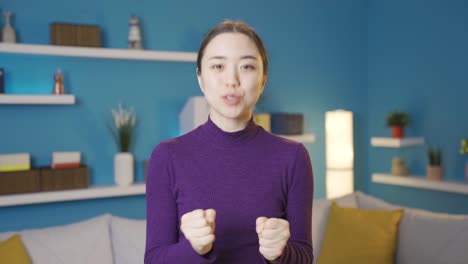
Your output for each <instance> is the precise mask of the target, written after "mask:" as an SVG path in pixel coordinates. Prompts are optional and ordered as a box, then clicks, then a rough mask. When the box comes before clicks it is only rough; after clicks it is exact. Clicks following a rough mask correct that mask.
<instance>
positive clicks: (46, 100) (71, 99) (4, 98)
mask: <svg viewBox="0 0 468 264" xmlns="http://www.w3.org/2000/svg"><path fill="white" fill-rule="evenodd" d="M0 104H42V105H53V104H55V105H71V104H75V96H74V95H71V94H64V95H33V94H2V95H0Z"/></svg>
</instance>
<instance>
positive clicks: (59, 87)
mask: <svg viewBox="0 0 468 264" xmlns="http://www.w3.org/2000/svg"><path fill="white" fill-rule="evenodd" d="M54 81H55V83H54V89H53V90H52V94H65V89H64V88H63V74H62V70H61V69H57V71H56V72H55V75H54Z"/></svg>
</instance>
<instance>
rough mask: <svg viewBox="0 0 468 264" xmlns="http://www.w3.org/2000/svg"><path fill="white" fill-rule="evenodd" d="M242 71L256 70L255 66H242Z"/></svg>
mask: <svg viewBox="0 0 468 264" xmlns="http://www.w3.org/2000/svg"><path fill="white" fill-rule="evenodd" d="M241 69H242V70H247V71H251V70H255V66H253V65H250V64H246V65H242V66H241Z"/></svg>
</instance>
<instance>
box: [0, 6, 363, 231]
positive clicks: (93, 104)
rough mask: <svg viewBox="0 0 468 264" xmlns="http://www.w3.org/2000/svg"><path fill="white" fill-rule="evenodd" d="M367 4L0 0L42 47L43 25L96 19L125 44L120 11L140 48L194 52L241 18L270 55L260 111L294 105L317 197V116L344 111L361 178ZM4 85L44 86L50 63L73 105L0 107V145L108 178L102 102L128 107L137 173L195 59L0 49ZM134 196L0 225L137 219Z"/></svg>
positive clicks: (167, 134) (45, 208)
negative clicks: (64, 158) (137, 33)
mask: <svg viewBox="0 0 468 264" xmlns="http://www.w3.org/2000/svg"><path fill="white" fill-rule="evenodd" d="M366 7H367V4H366V1H306V0H304V1H295V2H294V4H293V3H286V2H284V1H271V0H270V1H267V0H259V1H247V0H239V1H235V2H232V1H231V2H225V3H223V4H222V5H221V6H220V2H219V1H201V2H200V1H197V2H194V1H123V0H118V1H111V0H106V1H89V0H83V1H58V0H44V1H40V2H37V1H32V0H0V10H1V11H4V10H11V11H13V12H14V14H15V17H14V21H13V25H14V27H15V28H16V30H17V33H18V38H19V41H20V42H21V43H32V44H48V42H49V23H51V22H56V21H58V22H70V23H89V24H99V26H100V27H101V30H102V36H103V44H104V46H105V47H111V48H125V47H126V40H127V34H128V19H129V17H130V15H131V14H136V15H138V16H139V17H140V19H141V22H142V30H143V38H144V46H145V48H146V49H151V50H174V51H196V50H197V48H198V45H199V42H200V41H201V39H202V37H203V34H204V33H205V32H206V31H207V30H208V29H209V28H210V27H212V26H213V25H215V24H216V23H218V22H219V21H221V20H223V19H225V18H230V19H241V20H244V21H246V22H248V23H249V24H251V25H252V26H253V27H254V28H256V29H257V31H258V32H259V34H260V35H261V36H262V38H263V39H264V41H265V43H266V46H267V48H268V52H269V55H270V61H271V72H270V78H269V81H268V84H267V89H266V96H265V100H264V102H263V105H262V108H263V109H262V110H264V111H287V112H302V113H304V114H305V130H306V132H310V133H314V134H316V136H317V142H316V143H314V144H310V145H307V148H308V149H309V151H310V154H311V157H312V162H313V165H314V174H315V194H314V196H315V197H317V198H318V197H324V196H325V178H324V176H325V166H324V164H325V146H324V138H325V136H324V132H325V131H324V115H325V112H326V111H328V110H332V109H338V108H342V109H348V110H351V111H353V112H354V115H355V124H356V125H355V126H356V128H355V143H356V175H357V179H356V185H357V188H364V187H365V186H366V185H367V184H368V183H367V176H366V171H367V167H366V160H367V151H368V145H367V142H368V138H369V136H368V133H367V120H368V116H367V105H368V102H367V92H366V87H367V70H366V67H367V66H366V65H367V59H366V57H367V33H366V32H367V26H366V25H367V22H366V21H367V9H366ZM0 65H1V67H3V68H5V70H6V74H7V78H6V83H7V91H8V92H10V93H49V92H50V91H51V89H52V85H53V80H52V76H53V73H54V71H55V69H56V68H58V67H60V68H62V70H63V72H64V74H65V79H66V82H65V86H66V87H65V89H66V90H67V91H68V92H70V93H74V94H75V95H76V96H77V100H78V103H77V104H76V105H73V106H7V105H2V106H0V120H1V129H0V153H15V152H29V153H31V155H32V157H33V165H35V166H41V165H47V164H49V163H50V156H51V152H53V151H81V152H82V155H83V159H84V162H85V163H86V164H87V165H88V166H89V167H90V168H91V182H92V184H95V185H97V184H112V183H113V169H112V166H113V162H112V160H113V155H114V154H115V153H116V151H117V149H116V147H115V144H114V142H113V141H112V138H111V135H110V133H109V131H108V130H107V128H106V122H110V121H111V116H110V109H111V108H115V107H117V104H118V103H119V102H124V103H125V104H126V105H127V106H134V107H135V109H136V112H137V115H138V121H139V126H138V129H137V137H136V138H137V140H136V145H135V148H134V154H135V158H136V162H137V168H136V180H137V181H142V180H143V175H142V174H143V173H142V161H143V160H144V159H147V158H148V156H149V154H150V153H151V150H152V148H153V147H154V146H155V145H156V144H157V143H158V142H160V141H161V140H164V139H168V138H171V137H174V136H177V135H178V123H177V122H178V114H179V112H180V110H181V108H182V106H183V104H184V102H185V100H186V99H187V98H188V97H189V96H194V95H200V92H199V88H198V85H197V82H196V78H195V64H194V63H168V62H141V61H140V62H139V61H126V60H104V59H83V58H61V57H51V56H31V55H12V54H0ZM144 207H145V202H144V196H137V197H129V198H114V199H99V200H88V201H80V202H64V203H51V204H44V205H31V206H17V207H8V208H0V231H3V230H13V229H22V228H32V227H42V226H50V225H55V224H62V223H68V222H71V221H76V220H80V219H85V218H87V217H89V216H92V215H97V214H100V213H105V212H110V213H113V214H116V215H121V216H127V217H134V218H144V217H145V208H144Z"/></svg>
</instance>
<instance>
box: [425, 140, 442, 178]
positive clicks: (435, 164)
mask: <svg viewBox="0 0 468 264" xmlns="http://www.w3.org/2000/svg"><path fill="white" fill-rule="evenodd" d="M427 156H428V158H429V165H427V178H428V179H430V180H437V181H440V180H442V151H441V149H440V148H433V147H429V149H428V150H427Z"/></svg>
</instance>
